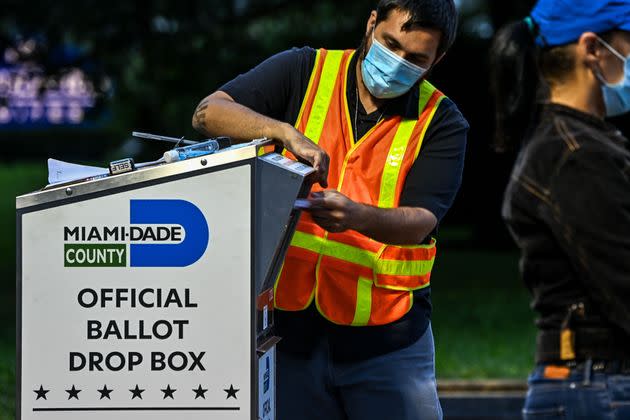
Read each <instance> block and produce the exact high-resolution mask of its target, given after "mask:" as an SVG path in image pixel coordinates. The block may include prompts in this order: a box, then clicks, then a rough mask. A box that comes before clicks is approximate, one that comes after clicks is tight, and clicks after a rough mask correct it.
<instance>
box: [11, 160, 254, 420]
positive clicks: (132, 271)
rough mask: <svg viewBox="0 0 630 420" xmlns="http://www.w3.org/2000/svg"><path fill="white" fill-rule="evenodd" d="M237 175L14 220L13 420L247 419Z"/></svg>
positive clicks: (245, 292)
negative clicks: (16, 359) (18, 273)
mask: <svg viewBox="0 0 630 420" xmlns="http://www.w3.org/2000/svg"><path fill="white" fill-rule="evenodd" d="M250 171H251V168H250V166H241V167H237V168H232V169H227V170H223V171H219V172H214V173H208V174H204V175H200V176H195V177H192V178H185V179H179V180H175V181H171V182H168V183H164V184H159V185H152V186H146V187H143V188H140V189H135V190H131V191H126V192H119V193H116V194H112V195H103V196H101V197H98V198H93V199H89V200H85V201H79V202H76V203H72V204H67V205H63V206H58V207H51V208H47V209H44V210H38V211H35V212H31V213H26V214H24V215H23V216H22V225H21V228H22V291H21V295H22V302H21V303H22V306H21V322H22V328H21V363H20V366H18V368H19V370H20V373H21V389H20V394H21V395H20V404H21V419H23V420H31V419H58V420H73V419H77V420H78V419H81V420H84V419H91V420H100V419H103V420H104V419H107V420H110V419H111V418H112V416H116V418H117V419H120V420H124V419H173V418H177V417H176V416H180V417H179V418H186V419H250V418H251V415H252V413H251V398H252V396H251V395H250V393H251V389H252V386H251V385H252V384H251V378H252V371H251V369H252V359H251V357H252V351H251V349H252V347H253V346H252V343H251V340H252V332H251V310H252V308H251V295H250V293H251V292H250V278H251V263H250V262H251V251H250V246H251V244H250V239H251V238H250V235H251V229H250V228H251V226H250V224H251V214H250V208H251V203H250V200H251V185H250V183H251V173H250ZM182 416H183V417H182Z"/></svg>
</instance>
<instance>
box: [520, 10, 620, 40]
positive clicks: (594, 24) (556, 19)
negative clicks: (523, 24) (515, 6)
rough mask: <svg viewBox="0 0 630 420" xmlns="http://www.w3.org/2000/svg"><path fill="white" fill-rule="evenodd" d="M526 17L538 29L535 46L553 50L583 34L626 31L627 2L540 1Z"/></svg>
mask: <svg viewBox="0 0 630 420" xmlns="http://www.w3.org/2000/svg"><path fill="white" fill-rule="evenodd" d="M530 16H531V18H532V19H533V21H534V22H535V24H536V25H537V26H538V39H537V40H536V42H537V43H538V45H540V46H542V47H554V46H557V45H565V44H570V43H572V42H575V41H577V40H578V39H579V38H580V36H581V35H582V34H583V33H584V32H595V33H603V32H608V31H611V30H614V29H617V30H622V31H630V0H540V1H539V2H538V3H537V4H536V6H535V7H534V10H532V13H531V15H530Z"/></svg>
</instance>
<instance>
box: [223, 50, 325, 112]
mask: <svg viewBox="0 0 630 420" xmlns="http://www.w3.org/2000/svg"><path fill="white" fill-rule="evenodd" d="M316 53H317V52H316V51H315V50H314V49H313V48H310V47H303V48H292V49H290V50H287V51H283V52H281V53H278V54H276V55H274V56H272V57H270V58H268V59H267V60H265V61H263V62H262V63H260V64H259V65H257V66H256V67H254V68H253V69H251V70H249V71H248V72H246V73H243V74H241V75H239V76H237V77H236V78H235V79H233V80H231V81H229V82H227V83H226V84H225V85H223V86H222V87H221V88H219V90H220V91H223V92H225V93H227V94H228V95H230V96H231V97H232V99H234V101H236V102H237V103H239V104H241V105H243V106H246V107H248V108H250V109H252V110H253V111H256V112H258V113H259V114H262V115H266V116H268V117H270V118H274V119H277V120H281V121H285V122H288V123H290V124H293V123H295V120H296V119H297V115H298V113H299V107H300V104H299V98H302V97H303V96H304V94H305V92H306V88H307V86H308V80H309V78H310V73H311V71H312V68H313V66H314V63H315V56H316Z"/></svg>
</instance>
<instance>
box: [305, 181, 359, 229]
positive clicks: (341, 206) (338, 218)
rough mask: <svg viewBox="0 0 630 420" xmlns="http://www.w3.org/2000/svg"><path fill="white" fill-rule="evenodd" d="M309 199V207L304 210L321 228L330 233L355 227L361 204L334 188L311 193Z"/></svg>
mask: <svg viewBox="0 0 630 420" xmlns="http://www.w3.org/2000/svg"><path fill="white" fill-rule="evenodd" d="M309 200H310V202H311V208H309V209H307V210H306V211H308V212H309V213H310V214H311V216H312V217H313V220H314V221H315V223H317V224H318V225H319V226H320V227H321V228H322V229H325V230H327V231H328V232H332V233H339V232H345V231H346V230H348V229H353V230H356V229H357V227H358V226H357V224H358V222H359V220H360V217H359V213H360V211H361V206H362V204H359V203H356V202H354V201H352V200H351V199H349V198H348V197H346V196H345V195H343V194H341V193H340V192H339V191H335V190H326V191H321V192H316V193H313V194H311V196H310V197H309Z"/></svg>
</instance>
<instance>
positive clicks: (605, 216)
mask: <svg viewBox="0 0 630 420" xmlns="http://www.w3.org/2000/svg"><path fill="white" fill-rule="evenodd" d="M490 63H491V81H490V83H491V91H492V93H493V96H494V101H495V108H496V114H495V117H496V142H497V146H498V148H499V149H502V150H508V149H518V152H519V153H518V157H517V161H516V164H515V166H514V169H513V172H512V176H511V178H510V181H509V183H508V186H507V189H506V193H505V197H504V203H503V210H502V214H503V218H504V219H505V221H506V223H507V226H508V228H509V230H510V232H511V234H512V236H513V237H514V239H515V241H516V243H517V245H518V246H519V248H520V250H521V264H520V268H521V274H522V277H523V280H524V282H525V284H526V286H527V287H528V289H529V290H530V292H531V293H532V296H533V300H532V308H533V309H534V310H535V311H536V312H537V313H538V315H539V317H538V319H537V320H536V325H537V327H538V337H537V342H536V366H535V368H534V370H533V372H532V374H531V375H530V377H529V391H528V393H527V399H526V402H525V407H524V408H523V417H524V418H525V419H541V418H545V419H560V418H562V419H630V142H629V141H628V139H626V138H625V137H624V136H623V135H622V133H621V132H620V131H619V130H617V128H615V126H614V125H612V124H611V123H610V122H607V121H606V118H607V117H615V116H620V115H624V114H626V113H628V112H630V0H541V1H539V2H538V3H537V5H536V6H535V7H534V9H533V10H532V12H531V14H530V16H528V17H526V18H525V19H523V20H522V21H519V22H515V23H512V24H509V25H507V26H505V27H504V28H502V29H501V30H500V31H499V32H498V33H497V35H496V37H495V39H494V42H493V45H492V50H491V57H490Z"/></svg>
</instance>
